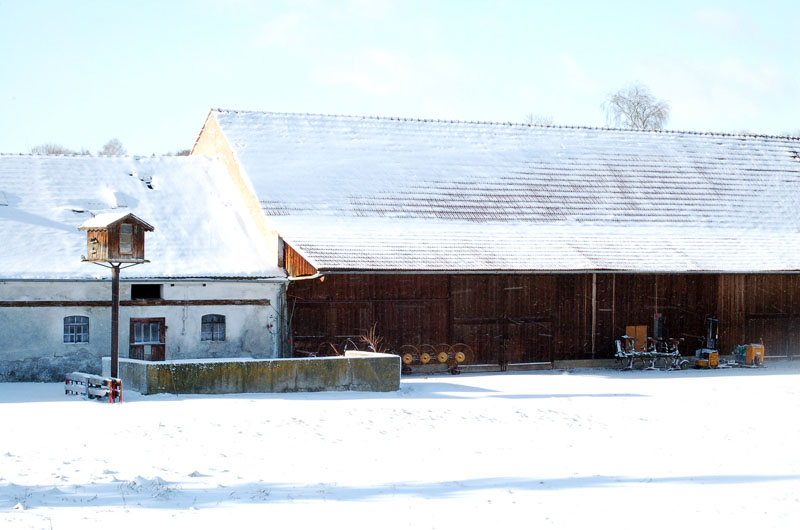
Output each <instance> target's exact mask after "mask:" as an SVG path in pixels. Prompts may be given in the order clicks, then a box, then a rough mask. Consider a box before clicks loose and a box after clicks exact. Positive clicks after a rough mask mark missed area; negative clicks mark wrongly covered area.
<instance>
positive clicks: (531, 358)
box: [503, 318, 552, 363]
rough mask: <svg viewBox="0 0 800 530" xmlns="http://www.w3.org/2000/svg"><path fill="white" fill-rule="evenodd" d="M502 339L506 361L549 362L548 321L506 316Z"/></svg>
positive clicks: (549, 340) (550, 341)
mask: <svg viewBox="0 0 800 530" xmlns="http://www.w3.org/2000/svg"><path fill="white" fill-rule="evenodd" d="M507 320H508V323H507V329H508V332H507V338H506V340H505V341H504V342H505V347H504V352H503V353H504V360H505V362H506V363H537V362H550V354H551V351H550V344H551V343H552V340H551V337H552V335H551V333H550V322H544V321H542V322H535V321H534V322H531V321H527V322H526V321H521V320H515V319H514V318H508V319H507Z"/></svg>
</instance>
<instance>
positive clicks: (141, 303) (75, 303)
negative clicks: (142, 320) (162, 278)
mask: <svg viewBox="0 0 800 530" xmlns="http://www.w3.org/2000/svg"><path fill="white" fill-rule="evenodd" d="M120 305H121V306H127V307H159V306H173V307H174V306H210V305H270V301H269V299H267V298H260V299H252V300H245V299H237V300H121V301H120ZM0 307H111V300H0Z"/></svg>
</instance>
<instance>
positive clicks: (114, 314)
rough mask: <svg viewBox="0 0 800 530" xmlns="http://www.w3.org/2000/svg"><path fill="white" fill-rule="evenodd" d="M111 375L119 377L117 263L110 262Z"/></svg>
mask: <svg viewBox="0 0 800 530" xmlns="http://www.w3.org/2000/svg"><path fill="white" fill-rule="evenodd" d="M111 377H114V378H116V377H119V263H117V264H113V263H112V264H111Z"/></svg>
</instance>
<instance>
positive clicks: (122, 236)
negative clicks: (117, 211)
mask: <svg viewBox="0 0 800 530" xmlns="http://www.w3.org/2000/svg"><path fill="white" fill-rule="evenodd" d="M119 253H120V254H132V253H133V225H130V224H123V225H122V226H120V227H119Z"/></svg>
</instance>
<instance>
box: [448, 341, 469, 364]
mask: <svg viewBox="0 0 800 530" xmlns="http://www.w3.org/2000/svg"><path fill="white" fill-rule="evenodd" d="M450 353H452V354H453V359H455V361H456V362H457V363H458V364H464V363H465V362H467V359H474V358H475V355H474V354H473V352H472V348H470V347H469V346H467V345H466V344H464V343H463V342H459V343H457V344H453V345H452V346H450Z"/></svg>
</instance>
